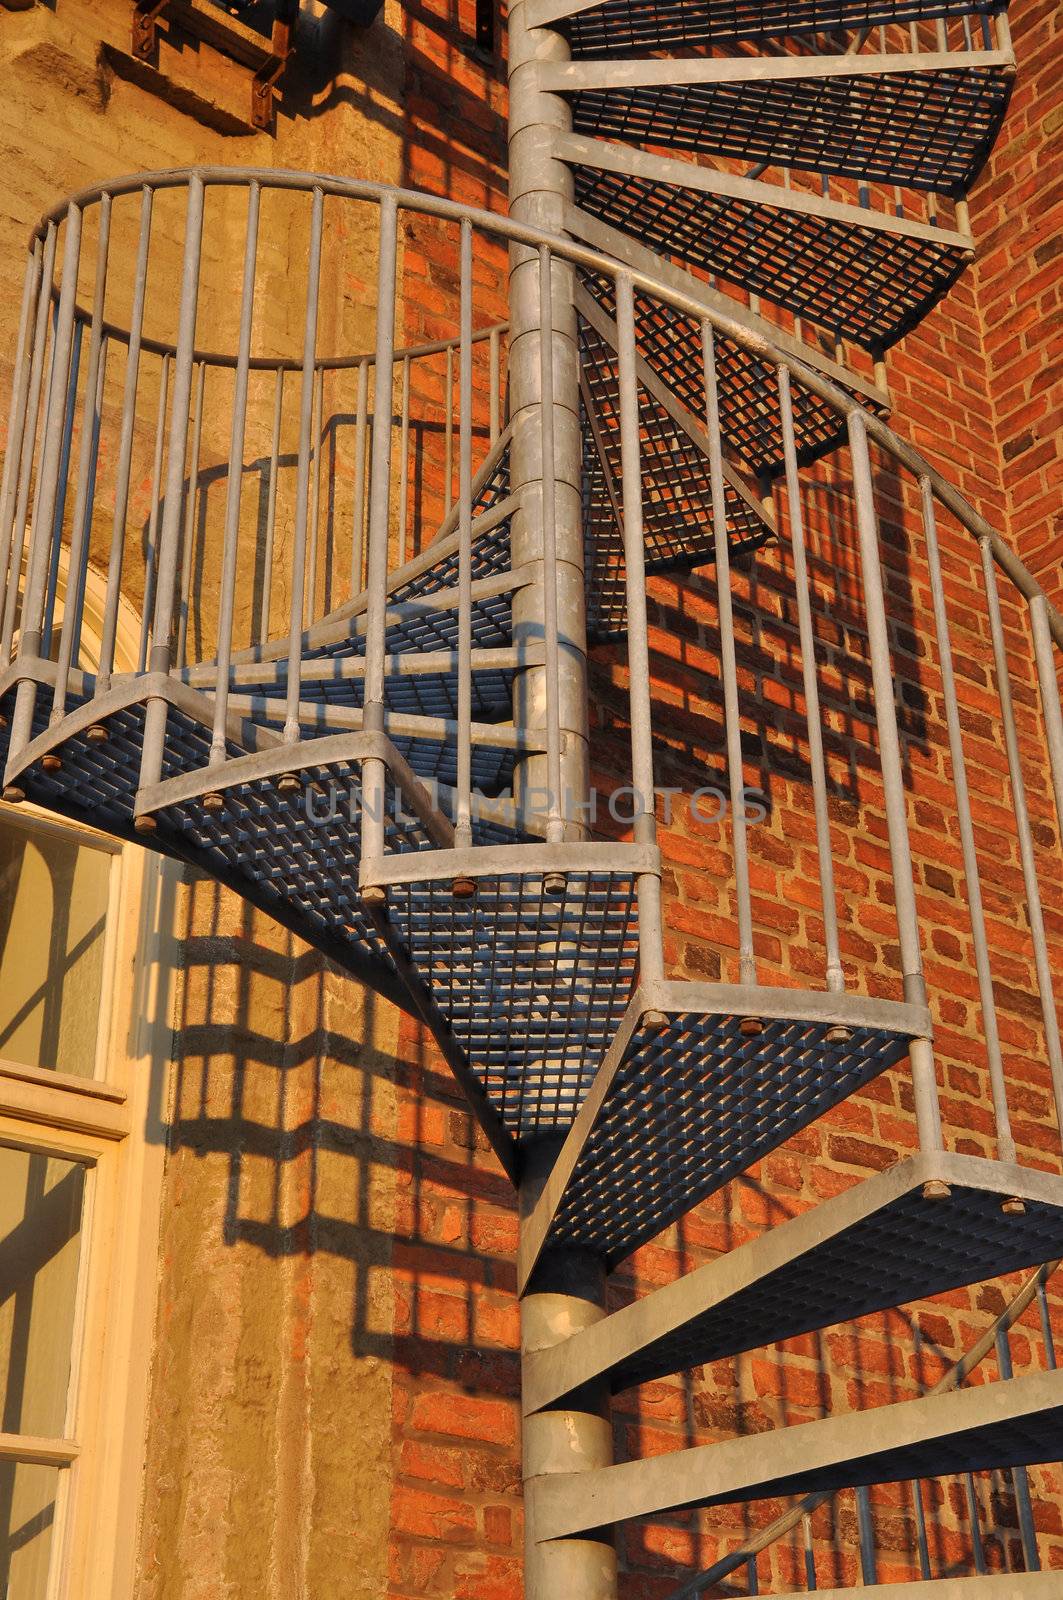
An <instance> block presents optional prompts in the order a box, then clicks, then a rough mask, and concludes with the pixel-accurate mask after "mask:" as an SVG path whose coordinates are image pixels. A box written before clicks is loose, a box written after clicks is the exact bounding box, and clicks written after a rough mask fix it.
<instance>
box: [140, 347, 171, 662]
mask: <svg viewBox="0 0 1063 1600" xmlns="http://www.w3.org/2000/svg"><path fill="white" fill-rule="evenodd" d="M169 399H170V354H169V351H167V352H166V354H165V355H164V356H163V358H162V366H161V368H160V371H159V403H158V405H157V407H156V410H155V448H154V451H153V454H152V459H151V509H150V510H149V512H148V539H147V548H146V550H145V552H144V600H143V604H142V605H141V608H140V649H139V652H138V654H137V671H138V672H145V671H146V670H147V665H148V652H149V650H150V648H151V620H152V605H153V601H154V597H155V565H156V560H157V557H158V551H157V549H156V546H157V544H158V537H159V490H160V485H161V482H162V458H163V451H164V449H165V446H166V408H167V405H168V404H169Z"/></svg>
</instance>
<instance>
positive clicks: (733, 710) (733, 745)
mask: <svg viewBox="0 0 1063 1600" xmlns="http://www.w3.org/2000/svg"><path fill="white" fill-rule="evenodd" d="M701 348H702V366H703V369H704V384H705V425H706V427H707V429H708V434H709V479H710V484H711V489H712V539H713V551H714V554H715V558H716V597H717V609H718V611H719V627H720V671H721V675H722V677H723V714H724V735H725V739H726V746H727V772H728V779H729V787H730V801H731V848H732V850H733V852H734V868H735V893H736V896H737V909H738V969H739V982H740V983H743V984H755V983H756V981H757V963H756V956H755V954H754V950H753V907H752V899H751V894H750V886H749V840H748V837H747V832H746V806H745V782H744V773H743V762H742V712H741V707H740V705H739V699H738V662H737V657H736V653H735V631H734V607H733V601H732V598H731V555H730V551H729V549H728V545H727V500H726V492H725V489H724V477H723V443H722V434H721V429H720V400H719V394H718V392H717V384H716V342H715V338H714V335H713V331H712V324H711V323H710V322H709V321H708V320H705V321H703V322H702V324H701ZM743 1031H744V1032H749V1033H759V1031H760V1019H759V1018H757V1017H748V1018H745V1019H743Z"/></svg>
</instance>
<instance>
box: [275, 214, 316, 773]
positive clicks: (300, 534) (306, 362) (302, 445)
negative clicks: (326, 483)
mask: <svg viewBox="0 0 1063 1600" xmlns="http://www.w3.org/2000/svg"><path fill="white" fill-rule="evenodd" d="M324 218H325V196H324V194H323V192H322V190H321V188H320V186H315V188H314V199H313V204H312V206H311V210H310V250H309V254H308V257H307V266H306V312H305V316H304V318H303V367H302V382H301V385H300V389H299V457H298V467H297V469H296V479H295V532H294V535H293V540H292V593H291V610H290V612H289V625H288V696H287V702H286V705H285V717H284V741H285V743H286V744H295V743H296V742H297V741H298V738H299V699H300V692H301V687H302V665H303V589H304V585H305V581H306V514H307V503H306V502H307V494H308V491H309V487H310V428H311V424H312V420H313V410H314V371H315V368H314V353H315V350H316V348H317V310H318V297H319V295H320V291H321V230H322V226H323V224H324ZM293 787H298V780H297V779H295V778H294V777H292V776H289V777H288V778H287V779H285V778H281V779H280V781H279V783H278V788H280V789H281V790H289V789H292V788H293Z"/></svg>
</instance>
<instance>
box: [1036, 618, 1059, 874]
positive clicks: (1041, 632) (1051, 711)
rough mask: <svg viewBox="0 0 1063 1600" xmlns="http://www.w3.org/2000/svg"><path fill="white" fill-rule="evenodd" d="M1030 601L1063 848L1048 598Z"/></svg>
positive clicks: (1056, 691)
mask: <svg viewBox="0 0 1063 1600" xmlns="http://www.w3.org/2000/svg"><path fill="white" fill-rule="evenodd" d="M1029 605H1030V631H1031V633H1032V635H1033V651H1034V660H1035V662H1036V664H1037V683H1038V688H1039V689H1040V693H1041V714H1042V716H1043V718H1044V725H1045V736H1046V739H1047V742H1048V759H1049V763H1050V765H1051V769H1052V791H1053V794H1054V797H1055V802H1056V829H1057V837H1058V839H1059V843H1060V848H1061V849H1063V710H1061V708H1060V699H1059V677H1058V674H1057V671H1056V660H1055V652H1054V650H1053V647H1052V634H1051V632H1050V630H1049V627H1048V601H1047V599H1046V598H1045V596H1044V595H1043V594H1039V595H1035V596H1034V598H1033V599H1032V600H1031V601H1030V602H1029Z"/></svg>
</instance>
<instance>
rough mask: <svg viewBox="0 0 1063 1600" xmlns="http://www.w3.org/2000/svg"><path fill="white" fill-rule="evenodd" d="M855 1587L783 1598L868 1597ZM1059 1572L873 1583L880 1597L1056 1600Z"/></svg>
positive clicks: (860, 1599) (828, 1599)
mask: <svg viewBox="0 0 1063 1600" xmlns="http://www.w3.org/2000/svg"><path fill="white" fill-rule="evenodd" d="M871 1592H872V1591H870V1590H869V1589H868V1587H867V1585H866V1584H861V1585H860V1587H859V1588H858V1589H801V1590H800V1591H797V1590H794V1591H793V1592H791V1591H789V1590H787V1593H786V1597H785V1600H812V1596H813V1595H815V1600H869V1595H870V1594H871ZM1059 1592H1060V1580H1059V1573H1058V1572H994V1573H991V1574H990V1575H989V1576H988V1577H982V1578H956V1577H951V1578H928V1579H926V1580H925V1581H921V1582H918V1583H876V1584H875V1585H874V1586H873V1593H874V1594H875V1595H877V1596H878V1597H879V1600H1059Z"/></svg>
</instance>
